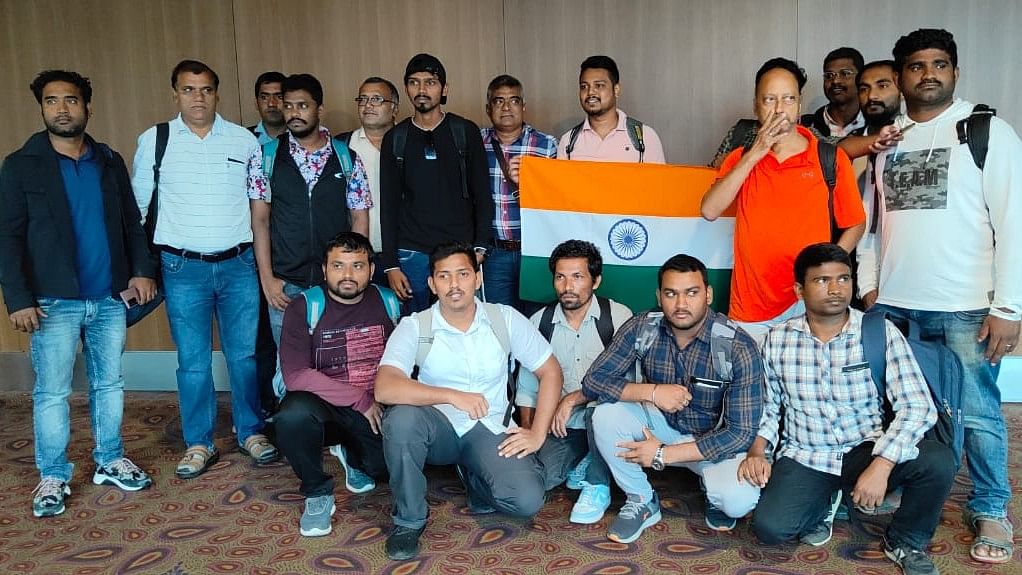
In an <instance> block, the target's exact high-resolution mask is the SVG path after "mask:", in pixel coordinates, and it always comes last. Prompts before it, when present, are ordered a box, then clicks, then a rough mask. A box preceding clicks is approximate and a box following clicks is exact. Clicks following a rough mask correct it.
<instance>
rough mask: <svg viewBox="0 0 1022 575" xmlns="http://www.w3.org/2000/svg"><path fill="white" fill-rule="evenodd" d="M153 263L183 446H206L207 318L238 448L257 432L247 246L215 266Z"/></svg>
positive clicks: (209, 433) (164, 257)
mask: <svg viewBox="0 0 1022 575" xmlns="http://www.w3.org/2000/svg"><path fill="white" fill-rule="evenodd" d="M160 259H161V263H162V266H163V287H164V290H165V292H166V296H167V318H168V319H169V320H170V335H171V337H172V338H173V340H174V345H176V346H177V389H178V394H179V395H180V398H181V431H182V432H183V434H184V440H185V445H187V446H189V447H191V446H195V445H202V446H206V447H212V446H213V429H214V427H215V426H216V393H215V392H214V389H213V370H212V364H213V349H212V348H213V341H212V339H213V334H212V322H211V319H212V318H213V316H214V315H215V316H216V320H217V326H218V327H219V329H220V345H221V347H222V348H223V352H224V358H225V359H226V360H227V370H228V374H229V376H230V382H231V413H232V416H233V419H234V427H235V428H236V429H237V432H238V443H239V444H244V443H245V440H246V439H248V438H249V436H251V435H253V434H255V433H258V432H260V431H262V428H263V416H262V410H261V407H260V405H259V388H258V384H257V383H256V363H255V341H256V330H257V328H258V324H259V279H258V274H256V267H255V256H254V255H253V252H252V249H251V248H249V249H247V250H245V251H244V252H242V253H241V254H239V255H238V256H237V257H233V258H231V259H228V260H224V261H221V262H216V263H208V262H203V261H200V260H194V259H187V258H183V257H181V256H176V255H173V254H170V253H167V252H163V253H162V254H161V255H160Z"/></svg>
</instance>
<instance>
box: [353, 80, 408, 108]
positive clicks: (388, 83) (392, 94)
mask: <svg viewBox="0 0 1022 575" xmlns="http://www.w3.org/2000/svg"><path fill="white" fill-rule="evenodd" d="M366 84H385V85H386V86H387V89H388V90H390V97H391V99H392V100H394V104H395V105H397V103H398V102H400V101H401V99H400V98H399V97H398V95H397V87H396V86H394V83H393V82H391V81H390V80H388V79H386V78H381V77H379V76H369V77H368V78H366V79H365V80H364V81H363V82H362V85H361V86H359V89H361V88H362V86H365V85H366Z"/></svg>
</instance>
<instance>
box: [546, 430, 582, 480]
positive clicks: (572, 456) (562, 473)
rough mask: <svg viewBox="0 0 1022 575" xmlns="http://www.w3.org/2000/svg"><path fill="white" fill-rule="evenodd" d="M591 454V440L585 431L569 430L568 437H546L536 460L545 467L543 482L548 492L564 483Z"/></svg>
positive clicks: (551, 435)
mask: <svg viewBox="0 0 1022 575" xmlns="http://www.w3.org/2000/svg"><path fill="white" fill-rule="evenodd" d="M587 453H589V438H588V437H587V436H586V430H584V429H568V435H566V436H565V437H557V436H556V435H554V434H552V433H551V434H549V435H547V436H546V441H544V442H543V447H540V448H539V451H537V452H536V458H537V459H539V463H540V465H542V466H543V482H544V484H545V485H544V487H545V488H546V489H547V491H549V490H551V489H553V488H554V487H557V486H558V485H560V484H562V483H564V480H565V479H567V478H568V473H569V472H571V470H572V469H574V468H575V466H576V465H578V462H580V461H582V459H583V458H584V457H585V456H586V454H587Z"/></svg>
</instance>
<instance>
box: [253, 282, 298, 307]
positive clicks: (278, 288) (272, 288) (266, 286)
mask: <svg viewBox="0 0 1022 575" xmlns="http://www.w3.org/2000/svg"><path fill="white" fill-rule="evenodd" d="M260 283H262V285H263V295H265V296H266V303H268V304H270V305H271V306H273V307H274V309H278V310H280V311H284V310H285V309H287V304H289V303H291V298H289V297H287V296H286V295H284V280H282V279H280V278H276V277H271V278H268V279H265V280H262V281H261V282H260Z"/></svg>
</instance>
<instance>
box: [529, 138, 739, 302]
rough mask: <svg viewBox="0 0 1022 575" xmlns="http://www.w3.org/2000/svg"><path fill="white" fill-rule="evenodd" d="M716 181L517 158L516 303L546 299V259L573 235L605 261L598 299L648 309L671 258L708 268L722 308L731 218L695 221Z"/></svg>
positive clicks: (693, 170)
mask: <svg viewBox="0 0 1022 575" xmlns="http://www.w3.org/2000/svg"><path fill="white" fill-rule="evenodd" d="M715 177H716V170H713V169H710V168H703V167H689V166H667V165H660V164H624V163H606V162H580V161H566V160H548V159H544V158H536V157H532V156H528V157H526V158H523V161H522V167H521V185H520V188H521V198H520V200H521V207H522V267H521V288H520V295H521V297H522V299H526V300H530V301H538V302H549V301H553V300H554V290H553V284H552V276H551V274H550V269H549V267H548V264H547V258H548V257H549V256H550V252H552V251H553V249H554V247H556V246H557V244H559V243H561V242H563V241H565V240H569V239H577V240H587V241H590V242H592V243H594V244H596V246H597V247H599V248H600V252H601V253H602V255H603V282H602V284H601V285H600V288H599V290H598V293H599V294H600V295H603V296H605V297H609V298H611V299H613V300H615V301H617V302H620V303H622V304H624V305H627V306H628V307H630V308H631V309H632V311H635V312H640V311H644V310H647V309H650V308H652V307H655V306H656V286H657V270H658V269H659V268H660V266H661V265H662V264H663V263H664V262H665V261H667V259H668V258H670V257H671V256H673V255H675V254H679V253H685V254H688V255H691V256H694V257H696V258H699V260H700V261H702V262H703V263H704V264H705V265H706V267H707V269H708V270H709V276H710V285H712V286H713V291H714V305H713V307H714V308H715V309H718V310H721V311H726V310H727V304H728V295H729V293H730V285H731V268H732V267H733V261H734V257H733V256H734V249H733V241H732V237H733V234H734V217H733V212H729V213H728V214H726V215H725V216H724V217H721V218H719V219H717V221H715V222H708V221H706V220H704V219H703V218H702V216H700V215H699V202H700V200H701V199H702V197H703V194H704V193H705V192H706V190H707V189H709V187H710V185H711V184H712V183H713V181H714V178H715Z"/></svg>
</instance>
